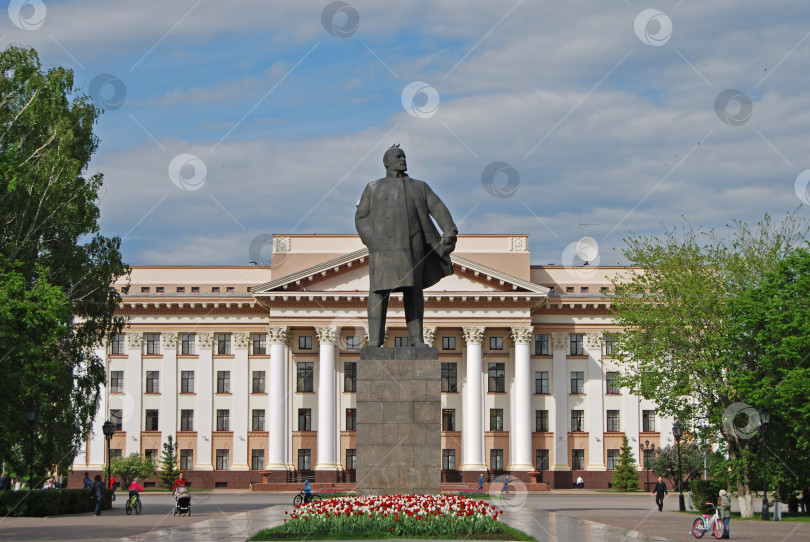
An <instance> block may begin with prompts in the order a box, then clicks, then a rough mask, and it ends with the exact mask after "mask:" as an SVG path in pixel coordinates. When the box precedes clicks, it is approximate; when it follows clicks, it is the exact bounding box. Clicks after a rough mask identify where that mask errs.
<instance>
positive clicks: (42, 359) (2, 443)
mask: <svg viewBox="0 0 810 542" xmlns="http://www.w3.org/2000/svg"><path fill="white" fill-rule="evenodd" d="M0 73H1V74H2V76H0V216H1V217H2V220H0V360H2V361H0V379H2V380H3V381H4V382H9V383H11V382H13V383H14V393H9V394H6V397H5V398H4V400H3V401H0V459H3V460H5V461H7V462H9V463H10V465H11V466H12V468H13V469H14V470H16V471H17V472H28V468H27V466H28V463H29V460H30V457H29V455H30V453H29V451H28V447H29V442H30V437H29V435H30V432H31V427H30V426H29V424H28V423H27V420H26V411H27V410H28V406H29V405H37V406H38V407H39V418H38V423H37V424H36V425H35V426H34V431H35V446H34V449H35V451H36V455H35V458H34V462H35V466H36V468H35V470H36V472H37V473H40V474H42V473H44V472H46V471H47V470H50V469H51V468H52V467H53V466H54V465H57V464H62V465H64V464H69V463H70V462H71V461H72V460H73V458H74V457H75V454H76V449H77V448H78V447H79V446H81V444H82V441H83V440H84V439H85V437H86V436H87V435H88V433H89V430H90V425H91V423H92V420H93V418H94V416H95V414H96V410H97V406H98V405H97V397H98V390H99V385H100V384H102V383H103V382H104V379H105V370H104V364H103V360H101V359H99V358H98V357H97V356H95V355H94V354H93V351H92V349H93V347H95V346H97V345H99V344H101V343H102V342H103V340H104V339H105V338H107V337H109V335H110V334H111V333H114V332H118V331H120V330H121V328H122V325H123V320H122V319H121V318H120V317H116V316H115V314H114V313H115V308H116V305H117V304H118V303H119V302H120V297H119V295H118V294H117V292H116V291H115V290H114V289H113V288H112V287H111V285H112V284H113V282H114V281H115V280H116V279H117V278H118V277H120V276H123V275H125V274H127V272H128V268H127V266H126V265H125V264H124V263H123V262H122V261H121V255H120V253H119V246H120V240H119V239H118V238H112V239H110V238H106V237H104V236H102V235H100V234H99V228H98V218H99V210H98V207H97V205H96V202H97V199H98V190H99V188H100V187H101V183H102V176H101V175H100V174H96V175H93V176H89V177H85V176H84V174H85V172H86V170H87V166H88V163H89V161H90V158H91V156H92V154H93V153H94V152H95V150H96V148H97V146H98V140H97V138H96V137H95V136H94V135H93V125H94V124H95V122H96V119H97V117H98V115H99V113H100V111H99V110H97V109H96V108H95V107H94V106H93V105H92V102H91V101H90V99H89V98H88V97H87V96H84V95H81V94H79V93H78V92H77V91H76V89H74V86H73V73H72V72H71V71H70V70H66V69H64V68H62V67H58V66H57V67H52V68H49V69H47V70H43V68H42V66H41V64H40V62H39V58H38V56H37V54H36V52H35V51H33V50H32V49H26V48H21V47H9V48H8V49H6V50H4V51H2V52H0Z"/></svg>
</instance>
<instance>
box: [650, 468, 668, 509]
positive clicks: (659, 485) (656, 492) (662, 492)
mask: <svg viewBox="0 0 810 542" xmlns="http://www.w3.org/2000/svg"><path fill="white" fill-rule="evenodd" d="M667 493H668V491H667V483H666V482H664V478H663V477H661V476H659V477H658V481H657V482H655V487H654V488H653V492H652V494H653V496H654V497H655V504H657V505H658V511H659V512H661V511H663V509H664V497H666V496H667Z"/></svg>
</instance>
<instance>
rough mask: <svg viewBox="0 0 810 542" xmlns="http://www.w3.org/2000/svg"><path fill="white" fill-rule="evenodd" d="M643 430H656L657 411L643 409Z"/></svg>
mask: <svg viewBox="0 0 810 542" xmlns="http://www.w3.org/2000/svg"><path fill="white" fill-rule="evenodd" d="M641 430H642V431H655V411H654V410H642V411H641Z"/></svg>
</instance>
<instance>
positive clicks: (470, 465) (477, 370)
mask: <svg viewBox="0 0 810 542" xmlns="http://www.w3.org/2000/svg"><path fill="white" fill-rule="evenodd" d="M484 330H485V328H483V327H465V328H463V331H464V341H465V342H466V343H467V369H466V370H467V376H466V378H465V380H464V382H463V383H462V394H463V398H464V413H463V416H464V420H463V432H462V440H461V442H462V447H461V456H462V463H461V470H462V471H476V473H477V472H480V471H483V470H486V468H487V466H486V464H485V463H484V423H483V413H482V412H483V408H484V407H483V403H484V381H483V374H484V373H483V369H482V364H483V351H482V349H481V343H482V342H483V341H484ZM470 478H471V479H477V478H478V476H477V474H473V475H471V476H470Z"/></svg>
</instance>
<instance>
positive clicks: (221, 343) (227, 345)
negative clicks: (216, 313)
mask: <svg viewBox="0 0 810 542" xmlns="http://www.w3.org/2000/svg"><path fill="white" fill-rule="evenodd" d="M230 353H231V334H230V333H217V354H219V355H225V356H227V355H229V354H230Z"/></svg>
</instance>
